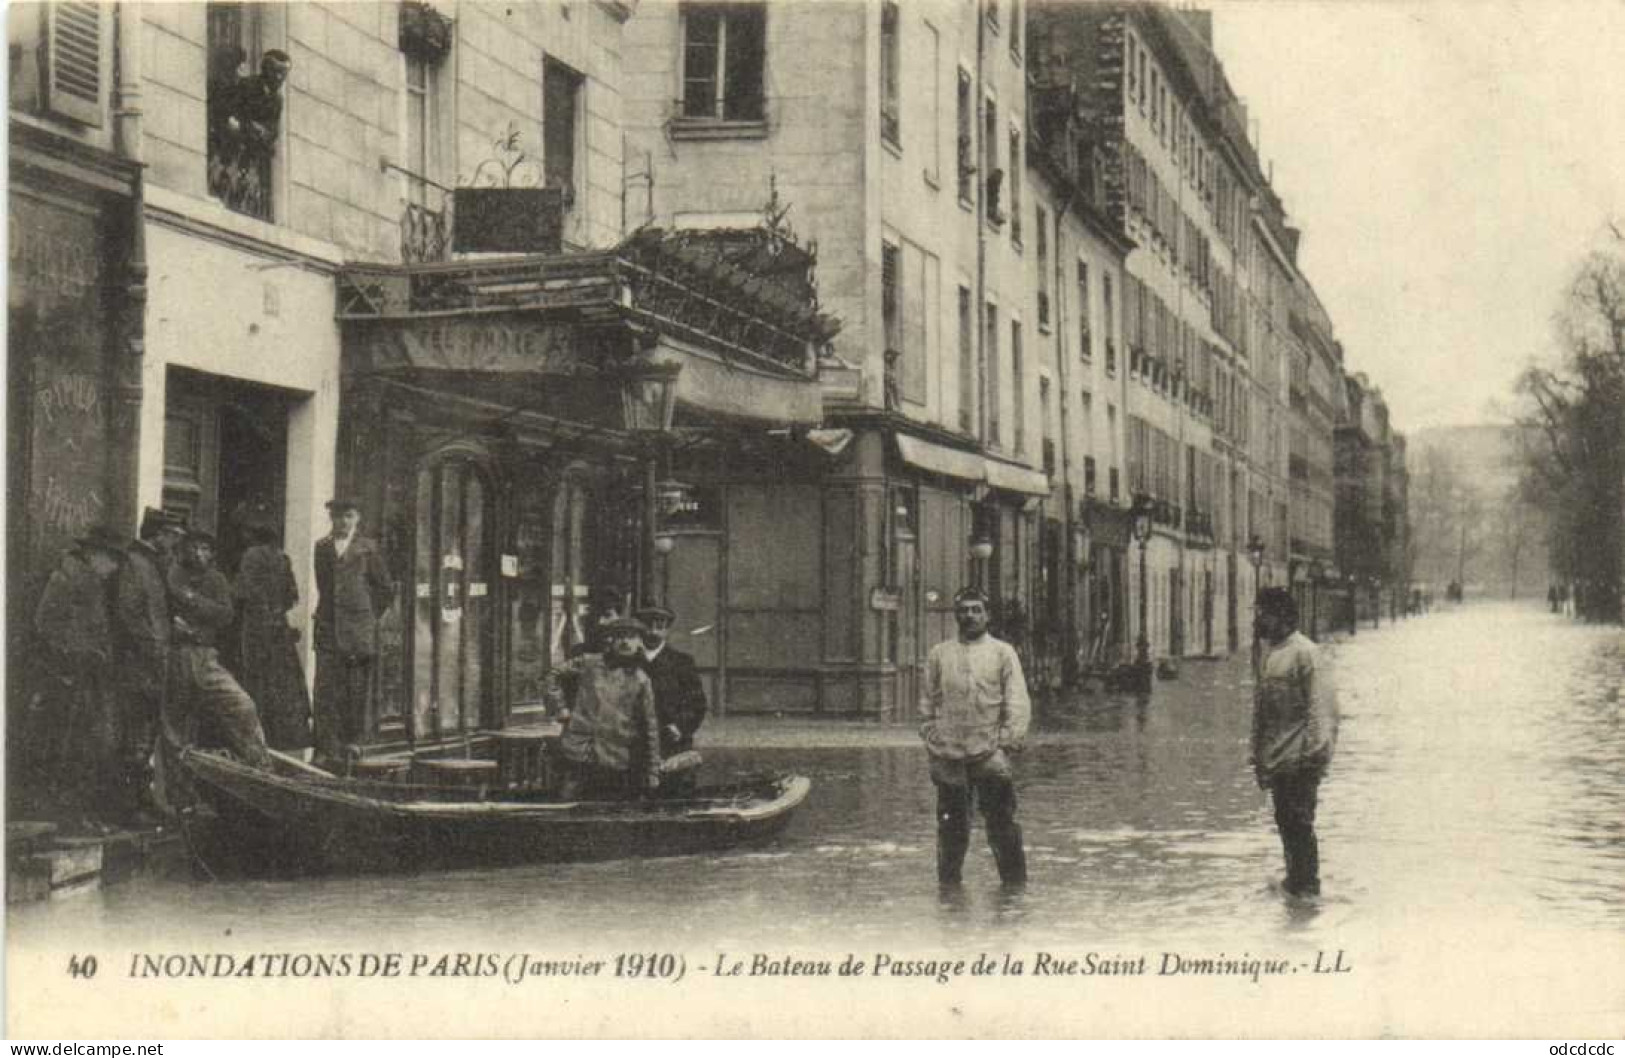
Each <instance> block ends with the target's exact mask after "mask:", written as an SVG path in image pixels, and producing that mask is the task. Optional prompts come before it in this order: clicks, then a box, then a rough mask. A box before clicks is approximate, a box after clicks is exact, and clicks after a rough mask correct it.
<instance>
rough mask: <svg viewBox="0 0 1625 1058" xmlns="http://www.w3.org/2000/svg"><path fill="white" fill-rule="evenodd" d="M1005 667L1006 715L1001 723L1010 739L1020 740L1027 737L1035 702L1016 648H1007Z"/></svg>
mask: <svg viewBox="0 0 1625 1058" xmlns="http://www.w3.org/2000/svg"><path fill="white" fill-rule="evenodd" d="M1003 667H1004V671H1003V673H1002V674H1001V677H1002V679H1001V682H1002V683H1003V691H1004V710H1003V712H1004V715H1003V716H1002V717H1001V718H1000V724H1001V726H1002V727H1003V728H1004V729H1005V730H1006V731H1007V732H1008V735H1007V736H1006V737H1007V738H1008V739H1009V740H1010V741H1012V742H1020V741H1021V740H1022V739H1024V738H1026V737H1027V727H1028V725H1029V724H1030V723H1031V722H1032V714H1033V703H1032V699H1031V698H1030V697H1028V695H1027V677H1026V675H1025V674H1024V673H1023V672H1022V671H1021V657H1020V655H1018V654H1017V653H1016V651H1015V648H1013V647H1006V648H1005V652H1004V666H1003Z"/></svg>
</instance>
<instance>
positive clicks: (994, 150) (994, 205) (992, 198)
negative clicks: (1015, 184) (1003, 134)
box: [982, 96, 1006, 224]
mask: <svg viewBox="0 0 1625 1058" xmlns="http://www.w3.org/2000/svg"><path fill="white" fill-rule="evenodd" d="M982 171H983V172H984V173H986V174H987V187H986V194H987V204H986V216H987V219H988V220H989V221H990V222H992V223H993V224H1003V223H1004V206H1003V205H1002V204H1001V197H1000V194H1001V191H1002V189H1003V185H1004V179H1005V175H1006V174H1005V172H1004V170H1002V169H1000V168H999V104H998V103H997V102H996V101H995V100H994V99H993V97H992V96H988V97H987V100H986V101H985V103H984V104H983V109H982Z"/></svg>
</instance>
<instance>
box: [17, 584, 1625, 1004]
mask: <svg viewBox="0 0 1625 1058" xmlns="http://www.w3.org/2000/svg"><path fill="white" fill-rule="evenodd" d="M1327 655H1328V658H1329V660H1330V662H1331V663H1332V665H1333V668H1334V671H1335V673H1336V679H1337V686H1338V695H1339V702H1340V707H1341V712H1342V718H1343V723H1342V731H1341V739H1340V743H1339V747H1338V754H1337V758H1336V760H1335V762H1334V763H1333V766H1332V769H1331V772H1330V775H1329V777H1328V779H1327V781H1326V782H1325V783H1324V784H1323V786H1322V790H1321V812H1320V819H1319V826H1318V830H1319V833H1320V838H1321V848H1322V877H1323V888H1324V893H1325V895H1324V897H1323V898H1322V899H1321V900H1320V901H1319V902H1318V903H1317V904H1314V905H1307V906H1306V905H1295V904H1292V903H1289V902H1287V901H1284V900H1283V899H1282V898H1281V897H1280V896H1279V894H1278V893H1276V892H1275V891H1274V890H1273V888H1272V884H1273V883H1274V882H1275V880H1276V879H1277V878H1278V877H1279V876H1280V874H1281V872H1282V869H1281V862H1280V847H1279V844H1278V842H1277V839H1276V836H1275V832H1274V828H1273V824H1272V821H1271V817H1270V813H1269V806H1268V802H1267V799H1266V797H1265V795H1264V794H1262V793H1261V792H1260V791H1258V789H1257V788H1256V787H1255V786H1254V784H1253V781H1252V775H1251V772H1250V770H1249V769H1248V767H1247V766H1246V756H1247V739H1248V730H1249V728H1248V718H1249V709H1250V694H1251V690H1250V682H1251V677H1250V674H1249V672H1248V671H1247V667H1246V665H1245V663H1244V662H1243V661H1241V660H1239V659H1233V660H1226V661H1193V662H1188V663H1186V664H1185V665H1184V667H1183V670H1182V672H1181V674H1180V676H1179V678H1178V679H1177V680H1174V681H1159V682H1158V684H1157V686H1156V689H1155V692H1154V694H1153V695H1152V696H1151V698H1150V699H1149V700H1135V699H1134V698H1131V697H1130V698H1125V697H1108V696H1103V695H1099V694H1096V695H1092V696H1081V697H1078V698H1075V699H1071V700H1068V701H1064V702H1061V703H1059V704H1056V705H1053V706H1051V707H1050V708H1049V709H1048V710H1046V715H1045V716H1044V718H1043V722H1042V724H1041V726H1040V729H1039V730H1038V731H1037V732H1036V734H1035V736H1034V738H1033V739H1032V741H1031V744H1030V745H1029V748H1028V749H1027V751H1026V753H1025V754H1024V755H1022V756H1021V757H1020V758H1019V759H1018V775H1019V778H1018V786H1017V789H1018V793H1019V797H1020V812H1019V818H1020V820H1021V822H1022V825H1023V827H1024V829H1025V832H1026V841H1027V846H1028V854H1029V860H1030V868H1031V875H1032V881H1031V884H1030V885H1029V886H1028V887H1027V888H1026V889H1025V890H1024V891H1021V892H1015V893H1007V892H1004V891H1002V890H1001V888H1000V887H999V885H998V882H997V878H996V876H995V874H994V873H993V867H992V861H991V856H990V855H989V854H988V852H987V849H986V846H985V845H984V844H983V842H982V836H981V831H980V822H979V821H978V822H977V829H976V833H975V834H974V835H973V843H972V847H971V854H970V858H969V860H968V861H967V869H966V884H965V885H964V887H963V889H962V890H959V891H957V892H954V893H946V894H945V893H942V892H939V890H938V888H937V886H936V884H935V880H934V870H933V858H934V844H933V833H932V827H933V819H932V788H931V784H930V781H929V779H928V776H927V772H926V767H925V762H924V758H923V754H922V752H921V751H920V750H919V748H918V746H917V744H916V743H915V742H914V741H913V740H912V738H911V737H910V735H909V734H908V733H907V732H904V731H891V732H889V733H888V732H884V731H883V732H881V733H880V734H878V735H877V736H876V737H875V738H873V739H871V740H869V741H870V742H871V743H872V744H866V745H861V746H851V745H842V746H839V747H829V746H823V747H819V746H802V747H784V746H775V747H758V748H742V747H734V748H728V749H713V750H711V751H709V752H708V762H709V764H708V766H709V767H714V768H715V769H716V770H719V771H726V770H727V769H729V768H733V767H738V768H748V769H757V768H761V767H764V766H765V767H769V768H773V769H782V770H789V771H796V772H801V773H803V774H806V775H809V776H810V777H811V778H812V780H813V792H812V795H811V797H810V799H809V800H808V802H807V803H806V804H804V805H803V807H802V809H801V811H800V813H799V814H798V816H797V817H796V819H795V821H794V822H793V823H792V825H791V826H790V828H789V829H788V830H787V831H786V832H785V833H784V835H783V836H782V837H780V838H778V839H777V840H776V841H775V842H773V843H772V844H770V845H768V846H765V847H761V848H756V849H752V850H749V851H738V852H734V853H729V854H719V855H707V856H693V857H682V858H676V859H667V860H646V861H626V862H619V863H604V864H586V865H563V866H541V867H530V868H514V869H504V870H498V871H466V872H448V873H438V874H430V875H420V876H416V877H405V878H402V877H387V878H379V877H367V878H358V879H320V880H298V881H275V882H225V883H209V882H197V881H193V880H191V879H190V878H169V879H163V878H159V879H147V880H141V881H137V882H132V883H130V884H127V885H123V886H119V887H114V888H111V889H109V890H107V891H105V892H102V893H96V894H87V895H86V896H84V897H81V898H77V899H74V900H68V901H55V902H52V903H50V904H45V905H39V906H30V907H22V908H18V909H13V910H12V911H11V913H10V915H9V927H10V936H11V942H12V943H13V944H14V945H19V946H26V945H28V944H30V943H49V944H50V945H51V946H52V947H56V948H61V947H62V946H64V945H71V944H75V943H84V944H94V945H97V946H98V948H99V949H100V950H107V951H109V952H111V953H112V954H113V956H114V957H115V958H118V957H121V956H123V954H124V953H128V952H134V951H153V950H164V951H174V950H190V949H191V948H196V947H198V946H203V947H204V948H206V949H208V950H245V951H246V950H257V949H261V948H266V947H268V946H274V947H275V948H276V949H277V950H290V949H297V950H312V951H319V950H342V949H346V948H361V949H366V948H377V947H379V946H380V944H384V943H387V944H392V945H394V946H396V947H404V948H409V949H412V950H465V949H470V948H473V947H477V946H479V945H481V944H485V945H494V944H499V943H500V944H501V945H504V946H506V947H509V948H518V947H523V948H527V949H530V950H537V951H543V950H545V951H551V952H555V953H559V954H571V953H574V952H576V951H582V950H595V951H614V950H641V951H651V952H659V951H671V952H676V953H680V954H683V955H685V956H686V958H687V959H688V960H690V962H692V963H694V964H695V965H696V969H695V970H694V971H693V972H696V973H698V972H701V971H700V970H699V969H698V966H700V965H703V964H707V963H710V962H711V961H712V960H713V959H714V958H715V957H716V956H717V955H718V954H721V953H742V954H750V953H767V954H768V955H770V956H772V957H775V958H776V957H780V956H788V957H800V956H802V955H807V954H811V953H817V952H822V951H835V952H838V951H856V952H867V953H870V954H872V953H874V952H878V951H894V952H903V953H910V954H913V955H916V956H944V957H946V956H952V955H954V954H956V953H957V954H959V955H974V954H975V953H978V952H994V953H1017V954H1018V955H1021V956H1022V957H1024V958H1028V959H1029V961H1030V960H1031V957H1032V955H1033V954H1034V953H1036V952H1038V951H1047V952H1051V953H1064V954H1067V955H1069V956H1078V957H1081V956H1082V955H1083V954H1085V953H1094V955H1095V958H1096V961H1097V963H1105V962H1108V961H1109V960H1111V959H1114V958H1118V959H1123V960H1132V959H1134V958H1138V957H1141V956H1144V957H1146V958H1147V959H1148V960H1149V963H1150V967H1149V973H1150V974H1151V975H1153V976H1155V974H1156V972H1157V970H1158V968H1159V963H1160V962H1161V960H1162V959H1163V953H1165V952H1174V953H1182V954H1185V955H1189V956H1200V957H1221V956H1222V957H1225V958H1238V957H1246V958H1252V957H1258V958H1269V957H1274V956H1280V957H1282V958H1290V959H1292V960H1294V965H1295V966H1297V967H1299V968H1301V969H1302V970H1303V972H1304V973H1305V974H1308V973H1311V972H1312V971H1311V970H1309V965H1310V963H1312V962H1313V961H1314V960H1315V959H1316V958H1319V959H1320V960H1321V965H1322V967H1323V968H1324V967H1328V966H1330V965H1331V964H1332V961H1333V960H1334V959H1335V957H1336V953H1337V952H1342V953H1343V956H1342V959H1343V963H1344V965H1345V966H1347V967H1351V968H1352V969H1351V970H1350V972H1348V973H1347V974H1346V975H1342V976H1346V977H1347V979H1348V981H1349V982H1350V983H1348V984H1345V985H1343V986H1341V987H1340V990H1339V991H1337V992H1335V993H1328V994H1327V995H1324V996H1322V997H1321V998H1320V999H1318V1000H1316V1001H1315V1005H1318V1009H1313V1006H1314V1005H1312V1009H1311V1010H1309V1011H1308V1012H1307V1013H1305V1015H1304V1017H1305V1019H1306V1020H1305V1021H1304V1023H1303V1024H1304V1025H1312V1026H1313V1027H1314V1029H1315V1030H1316V1031H1317V1032H1325V1033H1327V1034H1332V1035H1336V1034H1339V1033H1340V1032H1347V1033H1353V1034H1361V1035H1363V1034H1374V1033H1396V1034H1401V1035H1410V1034H1424V1035H1425V1034H1435V1033H1444V1034H1451V1035H1456V1034H1461V1035H1480V1034H1485V1035H1493V1034H1496V1033H1497V1032H1511V1033H1515V1034H1522V1035H1534V1036H1556V1035H1559V1034H1561V1033H1565V1032H1567V1033H1573V1032H1575V1031H1577V1030H1578V1029H1579V1028H1580V1027H1581V1026H1582V1025H1588V1024H1592V1023H1593V1022H1596V1023H1598V1024H1600V1026H1601V1027H1602V1028H1604V1029H1607V1028H1609V1027H1610V1026H1611V1032H1609V1034H1611V1035H1617V1034H1618V1032H1619V1030H1620V1028H1621V1027H1625V1013H1622V1010H1625V1004H1622V1002H1621V1000H1620V996H1622V995H1625V954H1622V953H1625V782H1622V781H1621V780H1622V778H1625V770H1622V765H1625V732H1622V730H1621V725H1620V717H1621V689H1622V687H1625V640H1622V637H1621V635H1620V632H1619V630H1618V629H1603V628H1593V627H1586V626H1580V625H1575V624H1573V623H1570V622H1568V621H1566V620H1564V619H1562V618H1559V617H1556V616H1553V615H1550V614H1547V613H1546V612H1544V610H1542V609H1539V608H1535V607H1521V606H1515V605H1508V604H1500V605H1497V604H1480V605H1475V606H1468V607H1465V608H1461V609H1455V610H1445V611H1436V612H1434V613H1432V614H1429V615H1427V616H1424V617H1420V618H1411V619H1408V620H1405V621H1402V622H1400V623H1398V624H1390V623H1387V622H1385V623H1384V624H1383V626H1382V627H1381V628H1380V629H1376V630H1373V629H1371V628H1370V626H1369V625H1367V626H1365V627H1362V628H1361V629H1360V630H1359V632H1358V634H1357V635H1356V636H1355V637H1353V638H1347V637H1346V636H1345V637H1343V638H1340V639H1338V640H1337V641H1336V642H1334V643H1332V644H1330V645H1329V646H1328V647H1327ZM703 735H704V732H703V731H702V739H701V741H702V743H703V741H704V738H703ZM842 741H843V742H845V741H847V740H845V739H843V740H842ZM223 945H224V946H225V948H224V949H223V948H222V946H223ZM1321 953H1324V955H1321ZM1001 958H1002V955H1001ZM1294 972H1295V971H1294ZM1333 976H1334V977H1337V976H1339V975H1338V974H1334V975H1333ZM1266 984H1267V982H1266ZM1204 985H1205V986H1206V987H1210V988H1211V987H1216V986H1214V985H1212V984H1211V982H1204ZM1260 987H1261V986H1260V985H1258V984H1257V983H1256V982H1252V981H1251V980H1250V979H1248V978H1247V977H1246V976H1245V975H1243V977H1242V978H1241V983H1240V984H1238V985H1237V986H1236V989H1237V991H1236V993H1235V995H1236V996H1237V1001H1238V1002H1241V1001H1242V997H1243V996H1244V993H1243V992H1241V991H1240V989H1242V988H1251V989H1254V990H1257V989H1259V988H1260ZM1166 994H1171V993H1165V995H1166ZM1206 994H1207V995H1208V996H1209V998H1210V999H1211V998H1212V994H1211V993H1206ZM1125 995H1127V993H1125ZM1492 996H1495V997H1497V998H1494V999H1491V998H1490V997H1492ZM1481 1003H1487V1004H1489V1006H1481V1005H1480V1004H1481ZM1240 1009H1241V1010H1242V1011H1243V1012H1245V1011H1247V1010H1248V1009H1249V1008H1247V1007H1246V1006H1245V1004H1243V1006H1242V1007H1241V1008H1240ZM1469 1011H1473V1012H1472V1013H1471V1014H1469V1013H1468V1012H1469ZM1119 1013H1121V1012H1119ZM1276 1013H1277V1014H1280V1013H1281V1012H1280V1011H1276ZM1254 1016H1255V1015H1253V1014H1246V1013H1243V1015H1241V1016H1240V1017H1241V1019H1240V1020H1237V1021H1234V1022H1232V1021H1230V1020H1228V1019H1227V1018H1226V1016H1225V1015H1223V1014H1222V1013H1220V1012H1218V1011H1215V1012H1212V1013H1203V1014H1202V1015H1201V1019H1207V1020H1201V1019H1197V1020H1190V1019H1186V1020H1181V1019H1180V1018H1179V1017H1178V1016H1174V1017H1173V1018H1172V1020H1169V1021H1154V1020H1142V1019H1143V1018H1151V1017H1152V1015H1151V1014H1148V1013H1142V1014H1139V1015H1133V1016H1130V1015H1123V1017H1122V1019H1121V1020H1119V1021H1116V1022H1113V1023H1111V1026H1115V1027H1117V1028H1121V1029H1122V1030H1123V1031H1130V1032H1139V1031H1157V1030H1156V1028H1155V1026H1161V1025H1168V1026H1171V1027H1173V1028H1175V1029H1177V1031H1180V1032H1195V1033H1197V1034H1220V1035H1230V1034H1242V1035H1250V1034H1254V1033H1255V1032H1257V1031H1261V1030H1263V1029H1264V1028H1265V1027H1267V1026H1274V1027H1276V1028H1277V1029H1282V1028H1287V1029H1293V1030H1298V1029H1300V1026H1299V1023H1298V1022H1296V1021H1293V1020H1291V1019H1290V1018H1289V1019H1288V1020H1287V1021H1284V1022H1281V1021H1272V1020H1261V1021H1254V1020H1251V1019H1252V1018H1253V1017H1254ZM1256 1016H1257V1017H1259V1018H1266V1019H1267V1018H1269V1017H1271V1016H1272V1015H1270V1014H1269V1010H1268V1009H1267V1008H1259V1010H1258V1011H1257V1012H1256ZM1193 1017H1194V1015H1193ZM1213 1018H1218V1019H1219V1020H1212V1019H1213ZM1103 1034H1112V1033H1111V1032H1105V1033H1103Z"/></svg>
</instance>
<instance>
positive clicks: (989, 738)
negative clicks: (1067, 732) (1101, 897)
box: [920, 588, 1032, 885]
mask: <svg viewBox="0 0 1625 1058" xmlns="http://www.w3.org/2000/svg"><path fill="white" fill-rule="evenodd" d="M954 621H955V622H956V623H957V624H958V625H959V636H958V637H957V638H955V639H950V640H947V641H946V642H943V643H938V644H937V645H936V646H934V647H932V648H931V654H930V656H929V657H928V658H927V659H926V663H925V696H924V698H923V699H922V700H921V702H920V737H921V738H922V739H924V740H925V748H926V752H927V753H929V754H930V757H931V781H932V783H934V784H935V785H936V788H937V881H938V882H939V883H940V884H942V885H958V884H959V882H960V873H961V871H962V869H963V867H964V863H965V852H966V850H967V849H968V848H969V847H970V811H971V805H972V803H975V804H976V805H977V806H979V807H980V808H981V810H982V819H983V820H984V822H985V823H986V826H987V843H988V845H989V846H991V847H992V849H993V860H994V862H995V863H996V864H997V865H998V868H999V879H1000V881H1002V882H1004V884H1006V885H1021V884H1023V883H1024V882H1026V881H1027V852H1026V849H1025V848H1024V847H1023V845H1022V838H1021V825H1020V824H1019V823H1017V822H1016V789H1015V784H1014V782H1013V781H1012V772H1011V767H1010V756H1009V755H1010V754H1011V753H1014V752H1016V751H1018V750H1020V749H1021V747H1022V742H1023V740H1024V739H1025V738H1026V737H1027V724H1028V721H1029V719H1030V716H1031V713H1032V705H1031V701H1030V699H1029V698H1028V696H1027V680H1026V677H1025V676H1023V675H1022V672H1021V659H1020V658H1018V657H1017V656H1016V651H1015V648H1014V647H1012V646H1011V645H1010V644H1008V643H1006V642H1004V641H1003V640H1000V639H995V638H994V637H993V636H991V635H989V634H988V631H987V622H988V599H987V595H985V594H984V593H983V592H982V591H981V590H980V589H979V588H962V589H960V591H959V592H958V593H956V594H955V595H954Z"/></svg>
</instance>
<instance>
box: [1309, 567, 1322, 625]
mask: <svg viewBox="0 0 1625 1058" xmlns="http://www.w3.org/2000/svg"><path fill="white" fill-rule="evenodd" d="M1320 574H1321V564H1320V559H1318V558H1316V559H1311V560H1310V562H1309V638H1310V639H1314V638H1316V637H1317V636H1319V635H1320Z"/></svg>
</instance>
